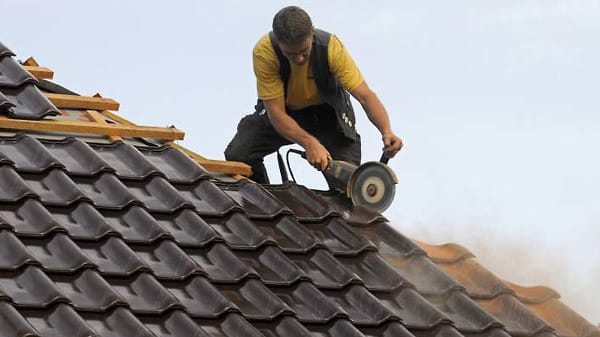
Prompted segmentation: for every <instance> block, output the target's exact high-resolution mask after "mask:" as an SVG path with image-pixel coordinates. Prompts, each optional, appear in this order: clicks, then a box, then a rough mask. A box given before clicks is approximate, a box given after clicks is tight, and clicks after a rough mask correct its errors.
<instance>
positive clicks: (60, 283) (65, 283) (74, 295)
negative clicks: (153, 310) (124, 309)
mask: <svg viewBox="0 0 600 337" xmlns="http://www.w3.org/2000/svg"><path fill="white" fill-rule="evenodd" d="M52 280H53V281H54V283H55V284H56V286H57V287H58V288H59V289H60V290H61V291H62V293H63V294H65V296H66V297H67V298H68V299H69V300H70V303H71V304H72V305H73V307H75V309H77V310H80V311H97V312H103V311H106V310H107V309H109V308H111V307H113V306H115V305H126V304H127V303H126V302H125V300H123V298H121V296H120V295H119V294H118V293H117V292H116V291H115V290H114V289H113V288H112V287H111V285H110V284H108V282H106V280H104V279H103V278H102V277H101V276H100V275H99V274H98V273H97V272H96V271H94V270H91V269H87V270H84V271H83V272H81V273H80V274H78V275H75V276H71V275H69V276H65V275H62V276H53V277H52Z"/></svg>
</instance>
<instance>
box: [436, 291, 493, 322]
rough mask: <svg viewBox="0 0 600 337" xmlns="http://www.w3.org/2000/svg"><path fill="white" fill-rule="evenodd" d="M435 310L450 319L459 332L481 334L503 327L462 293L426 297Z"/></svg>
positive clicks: (455, 292)
mask: <svg viewBox="0 0 600 337" xmlns="http://www.w3.org/2000/svg"><path fill="white" fill-rule="evenodd" d="M426 298H427V300H428V301H429V302H430V303H431V304H433V305H434V306H435V307H436V308H438V309H439V310H440V311H442V312H443V313H444V314H446V315H447V316H448V317H450V318H451V319H452V321H453V322H454V324H455V326H456V327H457V328H458V329H459V330H460V331H471V332H472V331H477V332H483V331H485V330H489V329H490V328H502V327H503V325H502V324H501V323H500V322H499V321H498V320H497V319H496V318H494V317H493V316H492V315H490V314H489V313H488V312H487V311H485V309H483V308H482V307H480V306H479V305H478V304H477V303H475V302H474V301H473V300H472V299H471V298H469V297H468V296H467V295H466V294H465V293H464V292H462V291H453V292H452V293H450V294H447V295H445V296H426Z"/></svg>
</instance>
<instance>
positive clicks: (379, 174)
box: [346, 161, 398, 212]
mask: <svg viewBox="0 0 600 337" xmlns="http://www.w3.org/2000/svg"><path fill="white" fill-rule="evenodd" d="M397 183H398V178H397V177H396V175H395V174H394V171H392V170H391V169H390V168H389V167H388V166H387V165H385V164H383V163H381V162H377V161H370V162H366V163H364V164H362V165H360V166H359V167H358V168H356V170H354V172H352V176H351V178H350V179H349V180H348V183H347V185H346V195H347V196H348V197H349V198H350V199H351V200H352V203H353V204H354V205H361V206H367V207H370V208H374V209H376V210H378V211H379V212H383V211H385V210H386V209H387V208H388V207H389V206H390V205H391V204H392V201H393V200H394V195H395V194H396V186H395V185H396V184H397Z"/></svg>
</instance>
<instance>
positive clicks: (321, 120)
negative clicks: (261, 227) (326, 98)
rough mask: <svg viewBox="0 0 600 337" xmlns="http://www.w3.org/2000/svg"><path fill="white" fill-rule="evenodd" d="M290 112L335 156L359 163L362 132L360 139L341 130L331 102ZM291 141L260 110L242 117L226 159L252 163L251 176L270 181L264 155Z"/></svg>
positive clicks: (259, 180) (253, 178)
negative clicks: (280, 133)
mask: <svg viewBox="0 0 600 337" xmlns="http://www.w3.org/2000/svg"><path fill="white" fill-rule="evenodd" d="M289 114H290V116H291V117H292V118H293V119H294V120H295V121H296V122H297V123H298V124H299V125H300V127H302V128H303V129H304V130H305V131H307V132H308V133H310V134H311V135H313V136H314V137H315V138H317V139H318V140H319V141H320V142H321V144H323V146H325V148H326V149H327V151H329V153H330V154H331V156H332V158H333V159H334V160H344V161H348V162H351V163H354V164H356V165H358V164H360V157H361V151H360V136H358V140H357V141H353V140H351V139H348V138H346V137H345V136H344V135H343V134H342V133H341V132H340V131H338V130H337V121H336V116H335V112H334V111H333V109H332V108H331V107H330V106H329V105H325V104H323V105H317V106H312V107H308V108H306V109H303V110H299V111H290V112H289ZM289 144H292V143H291V142H290V141H289V140H287V139H285V138H283V137H282V136H281V135H279V133H277V131H276V130H275V129H274V128H273V126H272V125H271V123H270V122H269V118H268V116H267V114H266V112H263V113H262V114H261V112H260V111H257V112H255V113H253V114H250V115H247V116H245V117H243V118H242V119H241V120H240V122H239V124H238V127H237V133H236V134H235V136H234V137H233V139H232V140H231V142H230V143H229V145H227V148H226V149H225V159H226V160H232V161H241V162H244V163H246V164H248V165H250V166H251V167H252V176H250V179H252V180H254V181H256V182H257V183H261V184H268V183H269V177H268V175H267V171H266V169H265V165H264V164H263V158H264V157H265V156H267V155H269V154H271V153H273V152H275V151H277V150H278V149H279V148H280V147H282V146H284V145H289Z"/></svg>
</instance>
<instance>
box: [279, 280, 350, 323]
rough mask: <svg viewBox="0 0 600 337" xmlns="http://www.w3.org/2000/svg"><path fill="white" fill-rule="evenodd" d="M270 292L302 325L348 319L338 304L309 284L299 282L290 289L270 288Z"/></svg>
mask: <svg viewBox="0 0 600 337" xmlns="http://www.w3.org/2000/svg"><path fill="white" fill-rule="evenodd" d="M271 290H272V291H273V292H274V293H275V294H276V295H277V296H278V297H279V298H280V299H281V300H282V301H283V302H285V303H286V304H287V305H288V306H289V307H290V308H291V309H292V310H293V311H294V313H295V314H296V317H297V318H298V320H300V321H301V322H302V323H327V322H328V321H330V320H332V319H334V318H348V314H347V313H346V312H345V311H344V309H342V307H341V306H340V305H339V304H337V303H336V302H335V301H333V300H332V299H331V298H329V297H327V296H325V294H323V293H322V292H320V291H319V290H318V289H317V288H315V286H313V285H312V284H311V283H309V282H299V283H298V284H297V285H295V286H293V287H291V288H290V287H272V288H271Z"/></svg>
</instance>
